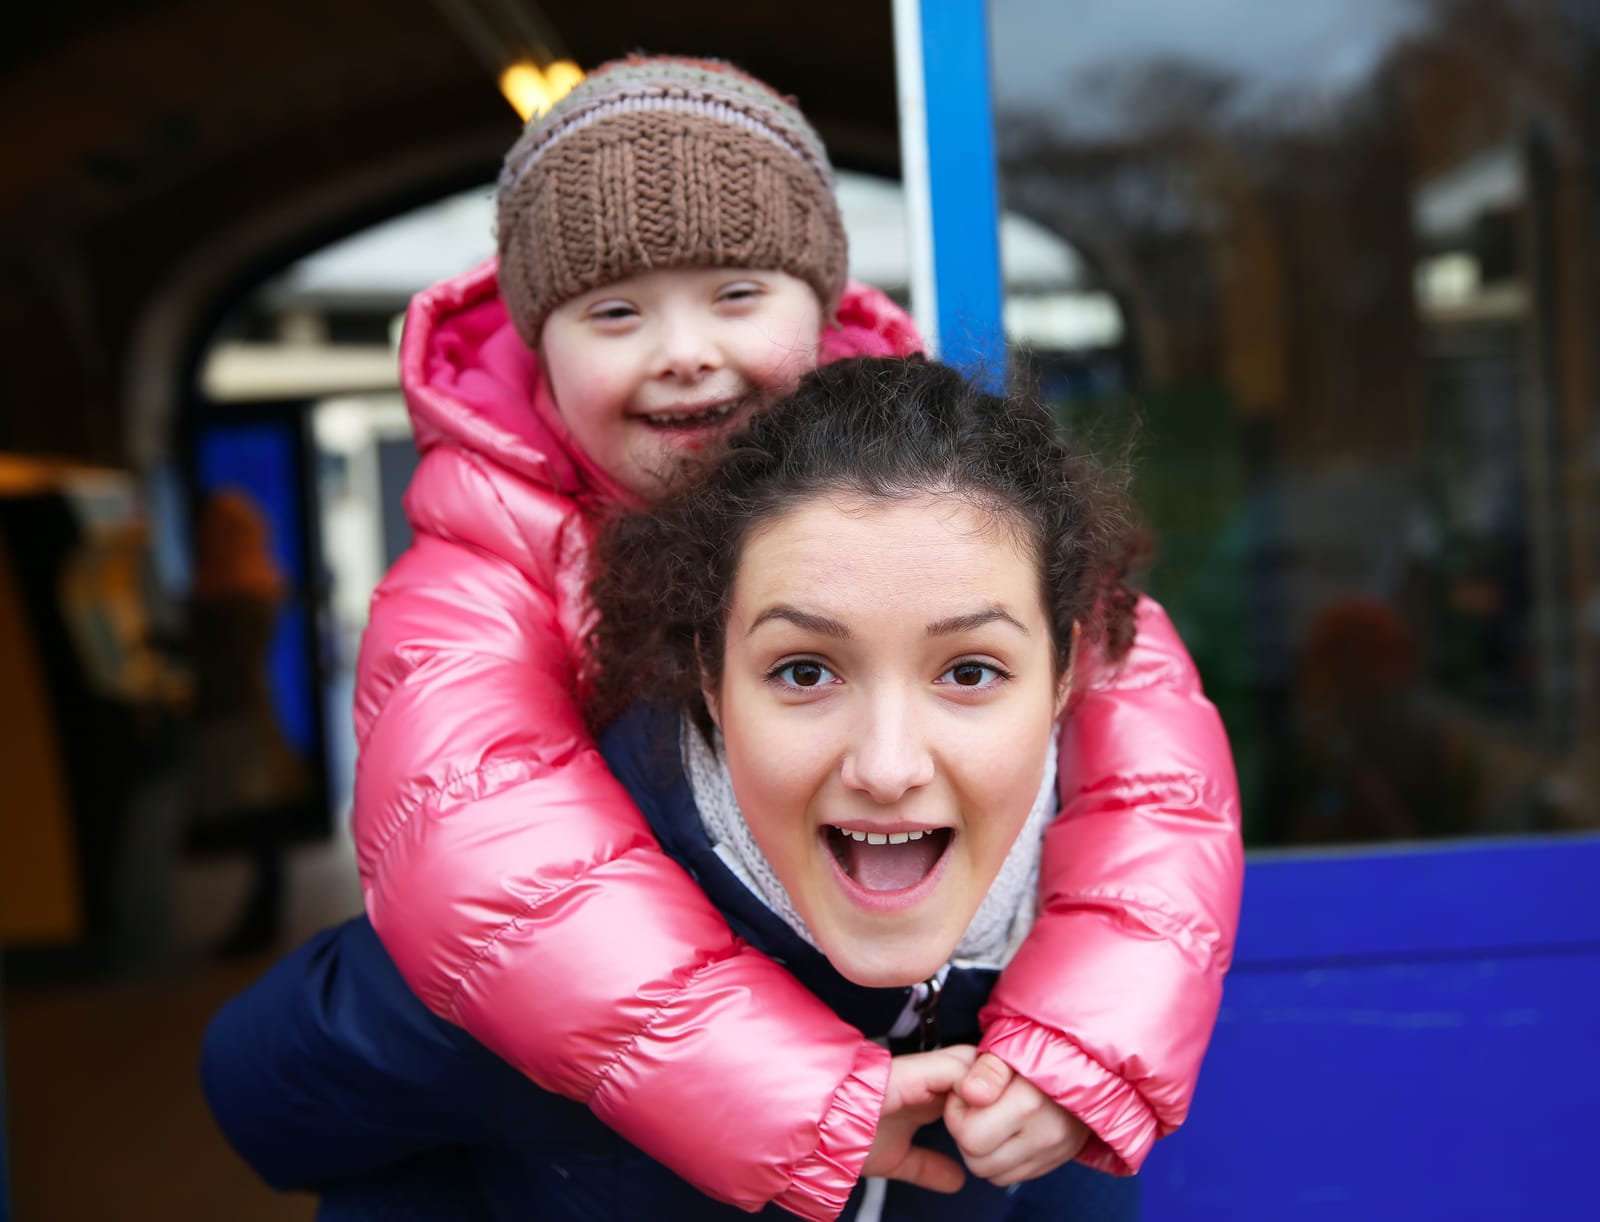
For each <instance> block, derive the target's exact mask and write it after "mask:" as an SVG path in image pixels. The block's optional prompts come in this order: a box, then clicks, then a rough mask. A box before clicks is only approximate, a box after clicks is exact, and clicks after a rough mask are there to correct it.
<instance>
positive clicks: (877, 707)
mask: <svg viewBox="0 0 1600 1222" xmlns="http://www.w3.org/2000/svg"><path fill="white" fill-rule="evenodd" d="M933 774H934V764H933V752H932V751H931V750H930V749H929V745H928V741H927V738H926V735H925V734H924V733H923V732H922V729H921V727H920V726H919V725H918V724H917V719H916V716H915V713H914V712H913V710H912V709H910V708H908V707H907V706H906V704H905V703H904V702H902V701H889V700H886V701H880V702H876V703H875V704H874V706H873V708H872V709H871V712H870V715H869V717H868V719H867V724H866V725H864V726H863V727H862V728H861V730H860V732H859V733H858V734H857V735H856V736H855V739H854V742H853V743H852V744H851V746H850V747H849V749H848V750H847V751H846V752H845V757H844V767H843V769H842V775H843V779H844V783H845V784H846V785H847V786H849V787H850V788H851V789H854V790H858V791H859V792H861V793H864V794H865V795H867V797H869V798H871V799H872V800H873V801H874V802H879V803H885V804H887V803H890V802H898V801H899V800H900V799H901V798H903V797H904V796H905V795H906V794H908V793H910V792H911V791H912V790H913V789H917V788H918V787H920V786H923V785H926V784H928V782H929V781H931V780H933Z"/></svg>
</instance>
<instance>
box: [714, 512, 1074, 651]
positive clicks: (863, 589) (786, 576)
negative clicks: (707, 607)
mask: <svg viewBox="0 0 1600 1222" xmlns="http://www.w3.org/2000/svg"><path fill="white" fill-rule="evenodd" d="M732 594H733V597H732V600H731V601H732V612H733V618H736V619H740V620H742V621H744V627H745V630H748V629H749V628H750V627H751V626H753V624H754V620H755V619H756V618H757V617H759V616H761V615H762V614H763V612H764V611H765V610H767V609H769V608H771V607H774V606H782V607H792V608H794V609H796V610H800V611H803V612H805V613H807V614H812V615H828V616H829V617H830V618H835V619H838V618H840V617H844V619H845V620H848V619H850V618H862V617H866V616H869V615H870V616H871V617H872V618H874V619H876V618H881V617H882V616H884V615H885V614H894V615H902V616H906V617H907V621H906V622H907V624H908V625H911V626H914V627H915V628H916V629H918V630H921V629H922V628H923V627H925V626H926V624H928V623H934V622H937V621H940V620H945V619H949V618H950V617H952V616H956V617H960V616H970V615H972V614H974V613H977V612H981V611H983V610H984V609H985V608H988V607H991V606H1002V607H1004V609H1005V610H1006V612H1007V613H1008V614H1009V615H1011V616H1012V617H1013V618H1015V619H1017V620H1019V621H1022V622H1027V621H1029V620H1036V621H1038V622H1039V623H1041V624H1042V622H1043V618H1044V608H1043V606H1042V603H1041V599H1040V597H1039V584H1038V564H1037V560H1036V559H1035V557H1034V556H1032V555H1031V554H1028V552H1027V551H1025V550H1024V548H1023V547H1021V546H1020V545H1019V539H1018V537H1017V532H1015V531H1013V530H1008V529H998V528H997V526H996V521H995V515H994V514H993V513H992V512H990V511H988V510H985V509H983V508H981V507H978V506H975V505H973V504H972V503H971V502H970V501H969V500H967V499H965V498H958V497H955V496H951V495H945V494H932V493H929V494H919V495H915V496H908V497H902V498H895V499H883V498H869V497H864V496H860V495H835V494H828V495H824V496H817V497H813V498H810V499H808V500H806V501H804V502H802V503H800V504H798V505H796V506H795V507H793V508H792V509H790V510H788V511H787V512H785V513H784V514H782V515H780V516H778V517H776V518H774V519H772V520H771V521H768V522H766V523H764V524H763V526H762V528H761V529H760V530H759V531H755V532H752V534H751V535H750V537H749V538H747V539H746V540H745V543H744V547H743V549H742V551H741V555H740V559H739V565H738V569H737V571H736V573H735V576H734V583H733V592H732ZM733 626H734V625H733V624H732V622H730V628H731V627H733Z"/></svg>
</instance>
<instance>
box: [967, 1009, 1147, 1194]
mask: <svg viewBox="0 0 1600 1222" xmlns="http://www.w3.org/2000/svg"><path fill="white" fill-rule="evenodd" d="M981 1048H982V1050H983V1051H984V1052H992V1053H994V1054H995V1056H997V1057H999V1058H1000V1059H1001V1060H1002V1061H1004V1062H1005V1063H1006V1064H1007V1065H1010V1066H1011V1067H1012V1068H1013V1069H1015V1070H1016V1071H1017V1072H1018V1073H1019V1074H1021V1075H1022V1076H1023V1077H1025V1078H1027V1079H1028V1081H1030V1082H1032V1083H1033V1084H1034V1085H1035V1086H1037V1087H1038V1088H1039V1089H1040V1090H1042V1091H1043V1092H1044V1093H1045V1094H1047V1095H1049V1096H1050V1097H1051V1098H1052V1099H1054V1100H1055V1101H1056V1102H1057V1103H1059V1104H1060V1105H1061V1106H1062V1107H1064V1108H1065V1109H1066V1110H1067V1111H1069V1112H1071V1113H1072V1114H1073V1115H1074V1116H1076V1117H1077V1118H1078V1119H1079V1120H1081V1121H1083V1123H1084V1124H1086V1125H1088V1126H1089V1129H1090V1131H1091V1132H1092V1133H1093V1134H1094V1136H1093V1137H1092V1138H1091V1139H1090V1141H1089V1144H1088V1145H1087V1146H1085V1147H1084V1149H1083V1152H1082V1153H1081V1154H1079V1155H1078V1161H1079V1162H1080V1163H1083V1164H1085V1165H1086V1166H1090V1167H1093V1168H1095V1169H1096V1170H1098V1171H1106V1172H1109V1173H1110V1174H1112V1175H1133V1174H1134V1173H1135V1172H1137V1171H1138V1170H1139V1167H1140V1165H1141V1164H1142V1163H1143V1162H1144V1160H1145V1156H1146V1155H1147V1154H1149V1153H1150V1147H1151V1146H1153V1145H1154V1144H1155V1141H1156V1138H1158V1137H1161V1136H1164V1134H1163V1133H1162V1132H1161V1130H1160V1126H1159V1124H1158V1123H1157V1121H1156V1114H1155V1112H1154V1111H1152V1110H1151V1108H1150V1105H1149V1104H1148V1103H1146V1102H1145V1101H1144V1099H1143V1097H1142V1096H1141V1095H1140V1094H1139V1092H1138V1091H1137V1090H1136V1089H1135V1088H1134V1087H1133V1086H1132V1085H1130V1084H1129V1083H1127V1082H1125V1081H1123V1080H1122V1079H1121V1078H1119V1077H1117V1076H1116V1075H1115V1074H1113V1073H1112V1072H1111V1071H1110V1070H1108V1069H1106V1067H1105V1066H1103V1065H1101V1064H1100V1063H1099V1062H1098V1061H1096V1060H1094V1059H1093V1058H1092V1057H1090V1056H1088V1055H1087V1054H1086V1053H1085V1052H1084V1051H1083V1050H1082V1049H1081V1048H1079V1047H1078V1046H1077V1045H1076V1044H1074V1043H1073V1042H1072V1041H1071V1040H1069V1039H1067V1038H1066V1037H1065V1036H1063V1035H1061V1034H1060V1033H1059V1032H1056V1031H1052V1030H1050V1029H1049V1028H1048V1027H1042V1026H1040V1025H1039V1024H1038V1023H1034V1022H1030V1021H1028V1020H1027V1019H1024V1018H1019V1017H1017V1016H1015V1015H1006V1016H1002V1017H998V1018H995V1019H994V1020H993V1021H991V1022H989V1023H987V1024H985V1027H984V1036H983V1043H982V1045H981Z"/></svg>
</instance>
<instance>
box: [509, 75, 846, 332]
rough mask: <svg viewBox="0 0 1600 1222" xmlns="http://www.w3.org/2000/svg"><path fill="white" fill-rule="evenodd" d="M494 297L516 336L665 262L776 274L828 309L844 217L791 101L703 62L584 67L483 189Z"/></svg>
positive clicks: (838, 278) (835, 291) (835, 289)
mask: <svg viewBox="0 0 1600 1222" xmlns="http://www.w3.org/2000/svg"><path fill="white" fill-rule="evenodd" d="M497 212H498V216H497V222H496V225H497V238H498V245H499V253H500V295H501V297H502V298H503V300H504V301H505V305H506V309H507V311H508V312H509V313H510V316H511V321H512V322H513V323H514V324H515V326H516V328H517V332H518V334H520V335H521V336H522V339H523V341H524V342H525V343H527V344H528V345H529V346H530V347H532V346H534V345H536V344H537V343H538V340H539V332H540V329H541V328H542V327H543V326H544V320H545V318H546V317H548V315H549V313H550V311H551V310H553V309H554V308H555V307H556V306H558V305H560V304H561V303H562V302H563V301H566V300H568V299H570V298H572V297H575V296H577V295H578V294H580V293H586V292H588V291H589V290H590V289H595V288H599V287H601V286H602V285H606V284H611V283H613V282H615V281H618V280H622V279H625V278H626V277H628V276H633V275H637V274H639V273H640V272H646V271H652V270H657V269H661V268H672V267H747V268H757V269H763V270H768V271H781V272H787V273H789V274H790V275H792V276H796V277H798V278H799V279H801V280H804V281H805V282H806V283H808V284H810V285H811V287H812V288H813V289H815V290H816V293H817V297H818V298H819V299H820V300H821V302H822V305H823V308H824V310H827V311H831V310H832V309H833V307H834V305H835V304H836V303H837V301H838V298H839V294H840V293H841V292H842V291H843V289H844V283H845V274H846V268H847V250H846V244H845V234H844V222H843V220H842V218H841V217H840V215H839V205H838V201H837V200H835V198H834V194H833V170H832V167H831V166H830V165H829V164H828V155H827V153H826V151H825V150H824V149H823V147H822V141H821V139H820V138H819V137H818V136H817V133H816V132H815V131H814V130H813V129H812V127H811V125H810V124H809V123H808V122H806V120H805V117H804V116H803V115H801V113H800V111H799V110H798V109H797V108H796V107H795V106H794V104H793V102H792V101H790V100H789V99H787V98H784V97H782V96H781V95H779V94H778V93H777V92H775V91H774V90H773V89H772V88H771V87H770V86H767V85H764V84H763V83H762V82H760V81H758V80H756V79H755V78H754V77H752V76H749V75H747V74H745V73H743V72H740V71H739V70H738V69H737V68H734V67H733V66H732V65H730V64H726V63H722V62H720V61H716V60H697V59H679V58H673V57H666V56H634V57H630V58H628V59H621V60H614V61H612V62H611V63H608V64H605V65H603V66H602V67H600V68H597V69H595V71H594V72H592V73H591V74H590V75H589V76H588V77H587V78H586V79H585V80H584V81H582V82H581V83H580V84H579V85H578V86H577V87H576V88H575V89H573V90H572V92H571V93H569V94H567V96H566V97H564V98H562V99H561V101H559V102H557V103H556V104H555V105H554V106H553V107H551V108H550V109H549V110H548V111H546V112H545V113H544V114H542V115H540V116H538V117H537V118H535V119H533V120H532V121H531V122H530V123H529V124H528V125H527V127H526V128H524V129H523V132H522V136H521V137H520V138H519V139H518V140H517V142H516V144H514V145H512V147H511V151H510V153H508V154H507V155H506V161H505V168H504V169H503V170H502V171H501V174H500V186H499V192H498V198H497Z"/></svg>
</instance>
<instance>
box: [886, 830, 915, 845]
mask: <svg viewBox="0 0 1600 1222" xmlns="http://www.w3.org/2000/svg"><path fill="white" fill-rule="evenodd" d="M910 839H911V833H910V832H890V833H889V843H890V844H904V843H905V842H906V841H908V840H910Z"/></svg>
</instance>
